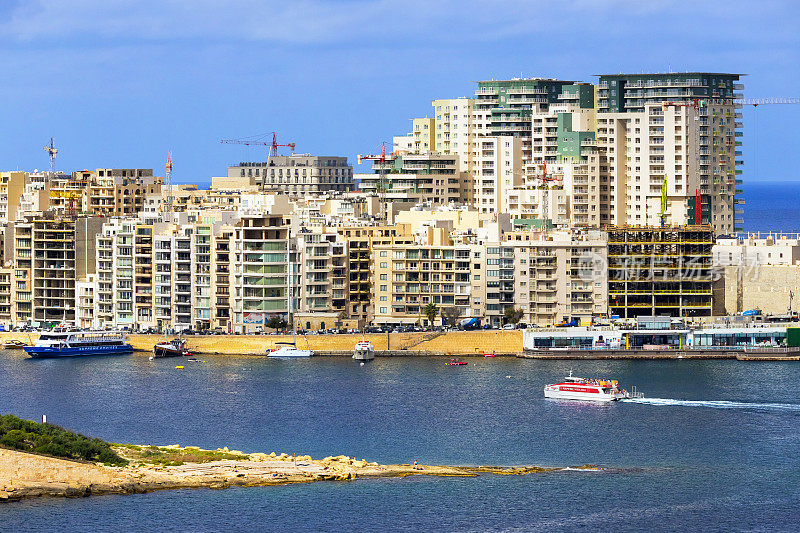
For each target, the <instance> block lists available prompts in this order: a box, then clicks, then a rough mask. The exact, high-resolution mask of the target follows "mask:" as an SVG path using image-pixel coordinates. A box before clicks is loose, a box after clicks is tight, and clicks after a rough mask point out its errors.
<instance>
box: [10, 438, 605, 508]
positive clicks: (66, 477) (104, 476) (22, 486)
mask: <svg viewBox="0 0 800 533" xmlns="http://www.w3.org/2000/svg"><path fill="white" fill-rule="evenodd" d="M151 449H153V450H166V452H174V453H175V454H179V455H180V456H181V457H187V456H189V457H194V456H197V455H198V454H203V455H206V457H205V458H204V459H200V460H201V461H202V462H183V461H163V460H162V461H161V462H160V463H148V462H146V461H142V460H141V459H142V458H143V456H144V455H147V454H148V453H150V452H149V450H151ZM115 451H116V452H117V453H119V454H120V455H121V456H124V457H126V458H127V459H129V461H130V463H129V465H128V466H124V467H114V466H104V465H102V464H96V463H87V462H80V461H71V460H65V459H57V458H54V457H48V456H42V455H35V454H30V453H25V452H20V451H16V450H7V449H0V502H10V501H19V500H23V499H27V498H35V497H42V496H57V497H84V496H92V495H99V494H135V493H144V492H151V491H156V490H168V489H185V488H211V489H224V488H228V487H252V486H265V485H284V484H288V483H309V482H314V481H352V480H355V479H359V478H377V477H405V476H412V475H428V476H460V477H472V476H478V475H480V474H499V475H524V474H529V473H540V472H550V471H555V470H560V469H558V468H544V467H538V466H519V467H495V466H478V467H467V466H435V465H411V464H394V465H380V464H378V463H374V462H367V461H364V460H358V459H353V458H350V457H347V456H344V455H340V456H336V457H326V458H324V459H319V460H316V459H312V458H311V457H309V456H307V455H303V456H291V455H287V454H280V455H278V454H275V453H271V454H264V453H250V454H245V453H242V452H238V451H235V450H228V449H227V448H222V449H219V450H215V451H209V450H201V449H200V448H195V447H191V446H189V447H184V448H181V447H179V446H167V447H160V448H157V447H148V446H122V445H117V446H115ZM163 453H165V452H158V454H161V456H163ZM209 455H210V457H209ZM215 456H224V457H226V458H225V459H214V457H215ZM205 459H210V460H205ZM578 468H587V469H589V468H594V467H590V466H586V467H578Z"/></svg>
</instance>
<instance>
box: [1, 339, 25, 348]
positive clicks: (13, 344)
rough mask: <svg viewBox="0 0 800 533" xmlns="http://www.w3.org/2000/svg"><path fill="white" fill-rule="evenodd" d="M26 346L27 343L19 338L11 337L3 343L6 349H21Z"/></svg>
mask: <svg viewBox="0 0 800 533" xmlns="http://www.w3.org/2000/svg"><path fill="white" fill-rule="evenodd" d="M24 347H25V343H24V342H22V341H20V340H17V339H9V340H7V341H5V342H4V343H3V348H4V349H6V350H19V349H20V348H24Z"/></svg>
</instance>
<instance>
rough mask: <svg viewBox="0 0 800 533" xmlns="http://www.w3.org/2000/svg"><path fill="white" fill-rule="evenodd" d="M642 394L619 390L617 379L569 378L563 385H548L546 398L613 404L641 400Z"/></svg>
mask: <svg viewBox="0 0 800 533" xmlns="http://www.w3.org/2000/svg"><path fill="white" fill-rule="evenodd" d="M641 396H642V394H641V393H639V392H636V391H635V389H634V392H628V391H626V390H625V389H620V388H619V382H618V381H617V380H616V379H587V378H579V377H573V375H572V371H571V370H570V372H569V376H567V377H565V378H564V381H563V382H561V383H555V384H552V385H546V386H545V388H544V397H545V398H553V399H558V400H581V401H589V402H613V401H617V400H626V399H628V398H640V397H641Z"/></svg>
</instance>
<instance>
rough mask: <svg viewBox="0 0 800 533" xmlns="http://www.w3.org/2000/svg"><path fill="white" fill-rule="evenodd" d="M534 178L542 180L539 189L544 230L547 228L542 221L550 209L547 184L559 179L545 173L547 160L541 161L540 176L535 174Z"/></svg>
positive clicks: (548, 186) (546, 217)
mask: <svg viewBox="0 0 800 533" xmlns="http://www.w3.org/2000/svg"><path fill="white" fill-rule="evenodd" d="M535 179H538V180H540V181H541V182H542V184H541V186H540V187H541V189H542V209H541V215H542V229H543V230H544V231H545V232H546V231H547V230H548V229H549V228H548V227H547V224H545V223H544V221H545V220H547V219H548V216H549V211H550V185H549V184H550V183H551V182H554V181H559V179H558V178H557V177H554V176H553V174H552V173H551V174H549V175H548V174H547V161H543V162H542V175H541V176H535ZM550 222H551V223H554V222H553V219H552V218H551V219H550Z"/></svg>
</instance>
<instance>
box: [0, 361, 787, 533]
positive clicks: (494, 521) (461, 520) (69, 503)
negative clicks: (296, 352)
mask: <svg viewBox="0 0 800 533" xmlns="http://www.w3.org/2000/svg"><path fill="white" fill-rule="evenodd" d="M205 361H206V362H205V363H191V362H188V361H186V362H183V364H184V366H185V368H184V369H183V370H176V369H175V361H169V360H158V361H149V360H148V359H147V357H145V356H130V357H106V358H91V359H69V360H30V359H25V358H24V357H23V356H21V355H18V354H15V353H11V352H0V412H3V413H15V414H18V415H20V416H23V417H27V418H33V419H38V418H40V417H41V415H42V414H43V413H46V414H47V416H48V420H49V421H51V422H53V423H56V424H59V425H62V426H65V427H67V428H70V429H74V430H76V431H80V432H84V433H88V434H91V435H95V436H99V437H102V438H104V439H107V440H111V441H124V442H137V443H153V444H172V443H180V444H183V445H186V444H196V445H199V446H203V447H213V448H216V447H219V446H228V447H230V448H234V449H240V450H244V451H266V452H269V451H277V452H282V451H285V452H288V453H309V454H311V455H313V456H315V457H322V456H325V455H338V454H340V453H342V454H346V455H351V456H357V457H364V458H367V459H369V460H375V461H379V462H412V461H414V460H417V461H419V462H421V463H442V464H500V465H513V464H539V465H548V466H570V465H582V464H586V463H591V464H600V465H603V466H605V467H607V468H608V470H607V471H605V472H570V471H564V472H555V473H550V474H543V475H527V476H488V475H487V476H481V477H479V478H477V479H475V478H469V479H458V478H452V479H451V478H405V479H389V480H357V481H355V482H343V483H315V484H307V485H293V486H285V487H265V488H247V489H230V490H224V491H214V490H205V489H204V490H183V491H168V492H160V493H151V494H145V495H133V496H102V497H95V498H87V499H79V500H35V501H27V502H22V503H19V504H14V505H8V506H3V507H0V520H2V521H1V522H0V524H2V525H0V529H2V530H13V531H16V530H25V529H31V530H36V529H53V528H54V527H55V526H56V525H57V526H58V527H59V529H64V530H88V529H91V530H94V531H111V530H113V531H119V530H202V531H211V530H214V531H216V530H231V531H252V530H297V529H302V530H325V531H341V530H342V529H355V530H409V531H419V530H440V531H452V530H465V531H470V530H471V531H486V530H498V531H501V530H502V531H507V530H511V531H514V530H521V531H537V530H547V531H571V530H576V529H579V528H580V529H582V528H585V527H613V528H615V529H619V528H624V529H626V530H629V531H631V530H649V531H652V530H662V529H663V530H679V529H705V530H709V531H716V530H722V529H726V530H736V531H738V530H761V531H764V530H767V531H790V530H796V524H797V519H796V514H795V511H794V509H795V507H796V506H797V505H798V504H800V489H798V488H797V487H798V482H800V459H799V458H798V454H797V451H798V450H800V394H798V388H797V383H798V382H800V366H798V365H797V364H796V363H742V362H735V361H685V360H679V361H533V360H517V359H507V358H496V359H491V360H489V359H483V358H474V359H470V360H469V361H470V364H469V365H468V366H466V367H450V366H445V364H444V362H445V359H442V358H420V359H378V360H376V361H375V362H374V363H371V364H368V365H365V366H363V367H361V366H358V365H357V364H355V363H353V362H352V361H351V360H349V359H321V358H315V359H310V360H296V361H289V360H267V359H265V358H255V357H249V358H248V357H206V358H205ZM570 369H573V370H574V372H575V373H576V375H591V376H613V377H615V378H618V379H620V380H621V382H622V383H623V385H624V386H626V387H629V386H631V385H637V386H638V387H639V388H640V389H641V390H643V391H644V392H645V393H646V394H647V396H648V398H650V400H648V401H647V402H621V403H615V404H613V405H587V404H580V403H572V402H554V401H548V400H544V399H543V397H542V387H543V386H544V385H545V384H546V383H550V382H553V381H555V380H558V379H559V378H560V377H562V376H563V375H565V374H566V373H567V372H568V371H569V370H570Z"/></svg>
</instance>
